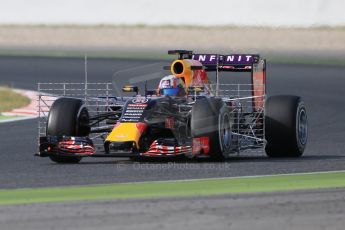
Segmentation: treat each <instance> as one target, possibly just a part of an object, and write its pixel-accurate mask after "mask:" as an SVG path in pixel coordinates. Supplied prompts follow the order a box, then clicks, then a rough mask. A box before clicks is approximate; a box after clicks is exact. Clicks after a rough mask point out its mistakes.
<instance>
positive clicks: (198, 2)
mask: <svg viewBox="0 0 345 230" xmlns="http://www.w3.org/2000/svg"><path fill="white" fill-rule="evenodd" d="M344 11H345V0H211V1H203V0H0V24H127V25H135V24H148V25H164V24H172V25H181V24H183V25H250V26H274V27H277V26H297V27H309V26H345V13H344Z"/></svg>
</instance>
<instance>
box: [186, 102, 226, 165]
mask: <svg viewBox="0 0 345 230" xmlns="http://www.w3.org/2000/svg"><path fill="white" fill-rule="evenodd" d="M231 120H232V119H231V116H230V113H229V111H228V108H227V107H226V105H225V103H224V102H223V101H222V100H221V99H219V98H204V99H200V100H197V101H196V102H195V104H194V105H193V109H192V116H191V134H192V137H193V138H197V137H208V138H209V144H210V152H209V154H210V157H211V158H212V159H213V160H224V159H225V158H227V157H228V155H229V152H230V148H231V139H232V132H231Z"/></svg>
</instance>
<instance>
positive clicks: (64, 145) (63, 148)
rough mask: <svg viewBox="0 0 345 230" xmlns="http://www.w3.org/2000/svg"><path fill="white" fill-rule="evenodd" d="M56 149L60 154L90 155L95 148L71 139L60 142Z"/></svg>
mask: <svg viewBox="0 0 345 230" xmlns="http://www.w3.org/2000/svg"><path fill="white" fill-rule="evenodd" d="M57 148H58V150H59V151H60V152H64V153H71V154H79V155H92V154H94V153H95V148H94V147H93V146H91V145H89V144H81V143H79V142H75V141H74V140H73V139H71V140H68V141H60V142H59V143H58V146H57Z"/></svg>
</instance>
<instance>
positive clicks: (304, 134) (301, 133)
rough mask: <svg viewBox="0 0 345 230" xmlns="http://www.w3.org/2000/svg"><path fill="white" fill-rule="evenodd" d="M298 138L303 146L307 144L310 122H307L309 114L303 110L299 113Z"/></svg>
mask: <svg viewBox="0 0 345 230" xmlns="http://www.w3.org/2000/svg"><path fill="white" fill-rule="evenodd" d="M297 136H298V142H299V143H300V144H301V145H303V146H304V145H306V144H307V138H308V122H307V112H306V111H305V109H304V108H302V109H301V110H300V111H299V113H298V125H297Z"/></svg>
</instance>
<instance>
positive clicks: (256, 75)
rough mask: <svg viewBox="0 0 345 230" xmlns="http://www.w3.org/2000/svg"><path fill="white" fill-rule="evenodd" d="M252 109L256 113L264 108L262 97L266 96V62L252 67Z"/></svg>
mask: <svg viewBox="0 0 345 230" xmlns="http://www.w3.org/2000/svg"><path fill="white" fill-rule="evenodd" d="M252 85H253V88H252V90H253V96H254V98H253V108H254V111H258V110H259V109H260V108H263V107H264V101H265V98H264V95H265V94H266V62H265V61H264V60H262V61H260V62H258V63H256V64H254V65H253V72H252Z"/></svg>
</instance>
